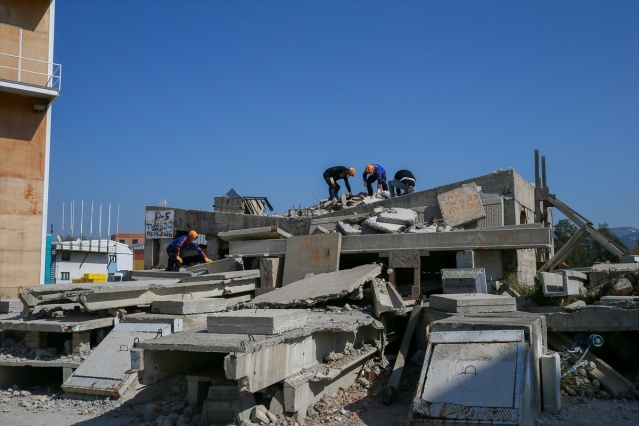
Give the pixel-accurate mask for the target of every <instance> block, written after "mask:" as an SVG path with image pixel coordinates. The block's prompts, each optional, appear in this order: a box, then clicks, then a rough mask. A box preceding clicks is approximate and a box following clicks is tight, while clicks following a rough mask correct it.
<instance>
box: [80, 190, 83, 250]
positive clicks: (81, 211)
mask: <svg viewBox="0 0 639 426" xmlns="http://www.w3.org/2000/svg"><path fill="white" fill-rule="evenodd" d="M83 224H84V198H82V202H81V203H80V240H82V225H83Z"/></svg>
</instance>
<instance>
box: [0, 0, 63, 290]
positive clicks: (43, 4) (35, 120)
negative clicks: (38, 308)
mask: <svg viewBox="0 0 639 426" xmlns="http://www.w3.org/2000/svg"><path fill="white" fill-rule="evenodd" d="M50 16H51V12H50V1H49V0H39V1H38V0H30V1H20V0H0V22H1V23H4V24H10V25H14V26H18V27H21V28H22V56H23V57H27V58H33V59H39V60H42V61H45V62H46V61H51V60H52V58H49V57H48V56H49V48H50V46H49V29H50ZM3 28H4V30H3V31H4V32H3V33H2V34H4V35H7V34H13V35H15V34H16V31H15V29H11V28H10V27H8V26H3ZM0 38H3V41H2V43H1V44H0V51H3V52H11V50H10V48H9V47H7V46H6V43H11V42H15V37H13V38H9V37H0ZM23 65H24V68H25V69H32V70H37V71H40V72H46V68H43V67H44V65H34V63H31V64H30V65H29V64H28V63H25V62H24V61H23ZM23 77H24V78H23V79H22V81H24V82H30V83H36V84H42V82H40V81H39V80H38V79H41V78H43V77H35V76H28V77H25V76H23ZM36 103H42V101H38V100H37V99H35V98H30V97H26V96H19V95H15V94H11V93H4V92H0V297H1V298H16V297H17V294H18V288H20V287H22V288H27V287H33V286H37V285H39V284H41V283H40V272H41V256H42V239H43V230H42V223H43V210H44V196H45V192H46V190H47V188H45V182H46V176H45V161H46V152H47V120H48V119H49V113H48V112H34V111H33V106H34V105H35V104H36Z"/></svg>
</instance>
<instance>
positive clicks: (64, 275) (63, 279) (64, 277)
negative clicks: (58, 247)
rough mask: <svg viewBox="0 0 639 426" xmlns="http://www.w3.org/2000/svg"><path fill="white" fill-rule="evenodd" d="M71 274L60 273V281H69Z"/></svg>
mask: <svg viewBox="0 0 639 426" xmlns="http://www.w3.org/2000/svg"><path fill="white" fill-rule="evenodd" d="M69 274H70V272H60V280H62V281H69Z"/></svg>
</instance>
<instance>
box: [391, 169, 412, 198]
mask: <svg viewBox="0 0 639 426" xmlns="http://www.w3.org/2000/svg"><path fill="white" fill-rule="evenodd" d="M388 186H390V193H391V197H394V196H395V194H397V196H400V195H402V190H403V191H404V194H412V193H413V192H415V176H413V173H411V171H410V170H406V169H402V170H398V171H397V173H395V178H394V179H391V180H389V181H388Z"/></svg>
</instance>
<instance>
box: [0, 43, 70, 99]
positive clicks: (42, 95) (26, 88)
mask: <svg viewBox="0 0 639 426" xmlns="http://www.w3.org/2000/svg"><path fill="white" fill-rule="evenodd" d="M61 83H62V65H60V64H55V63H53V62H44V61H39V60H37V59H30V58H26V57H23V56H16V55H12V54H9V53H5V52H0V92H4V93H12V94H16V95H20V96H29V97H34V98H39V99H43V100H45V101H46V103H47V105H48V104H50V103H52V102H53V101H54V100H55V99H56V98H57V97H58V96H59V95H60V87H61Z"/></svg>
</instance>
